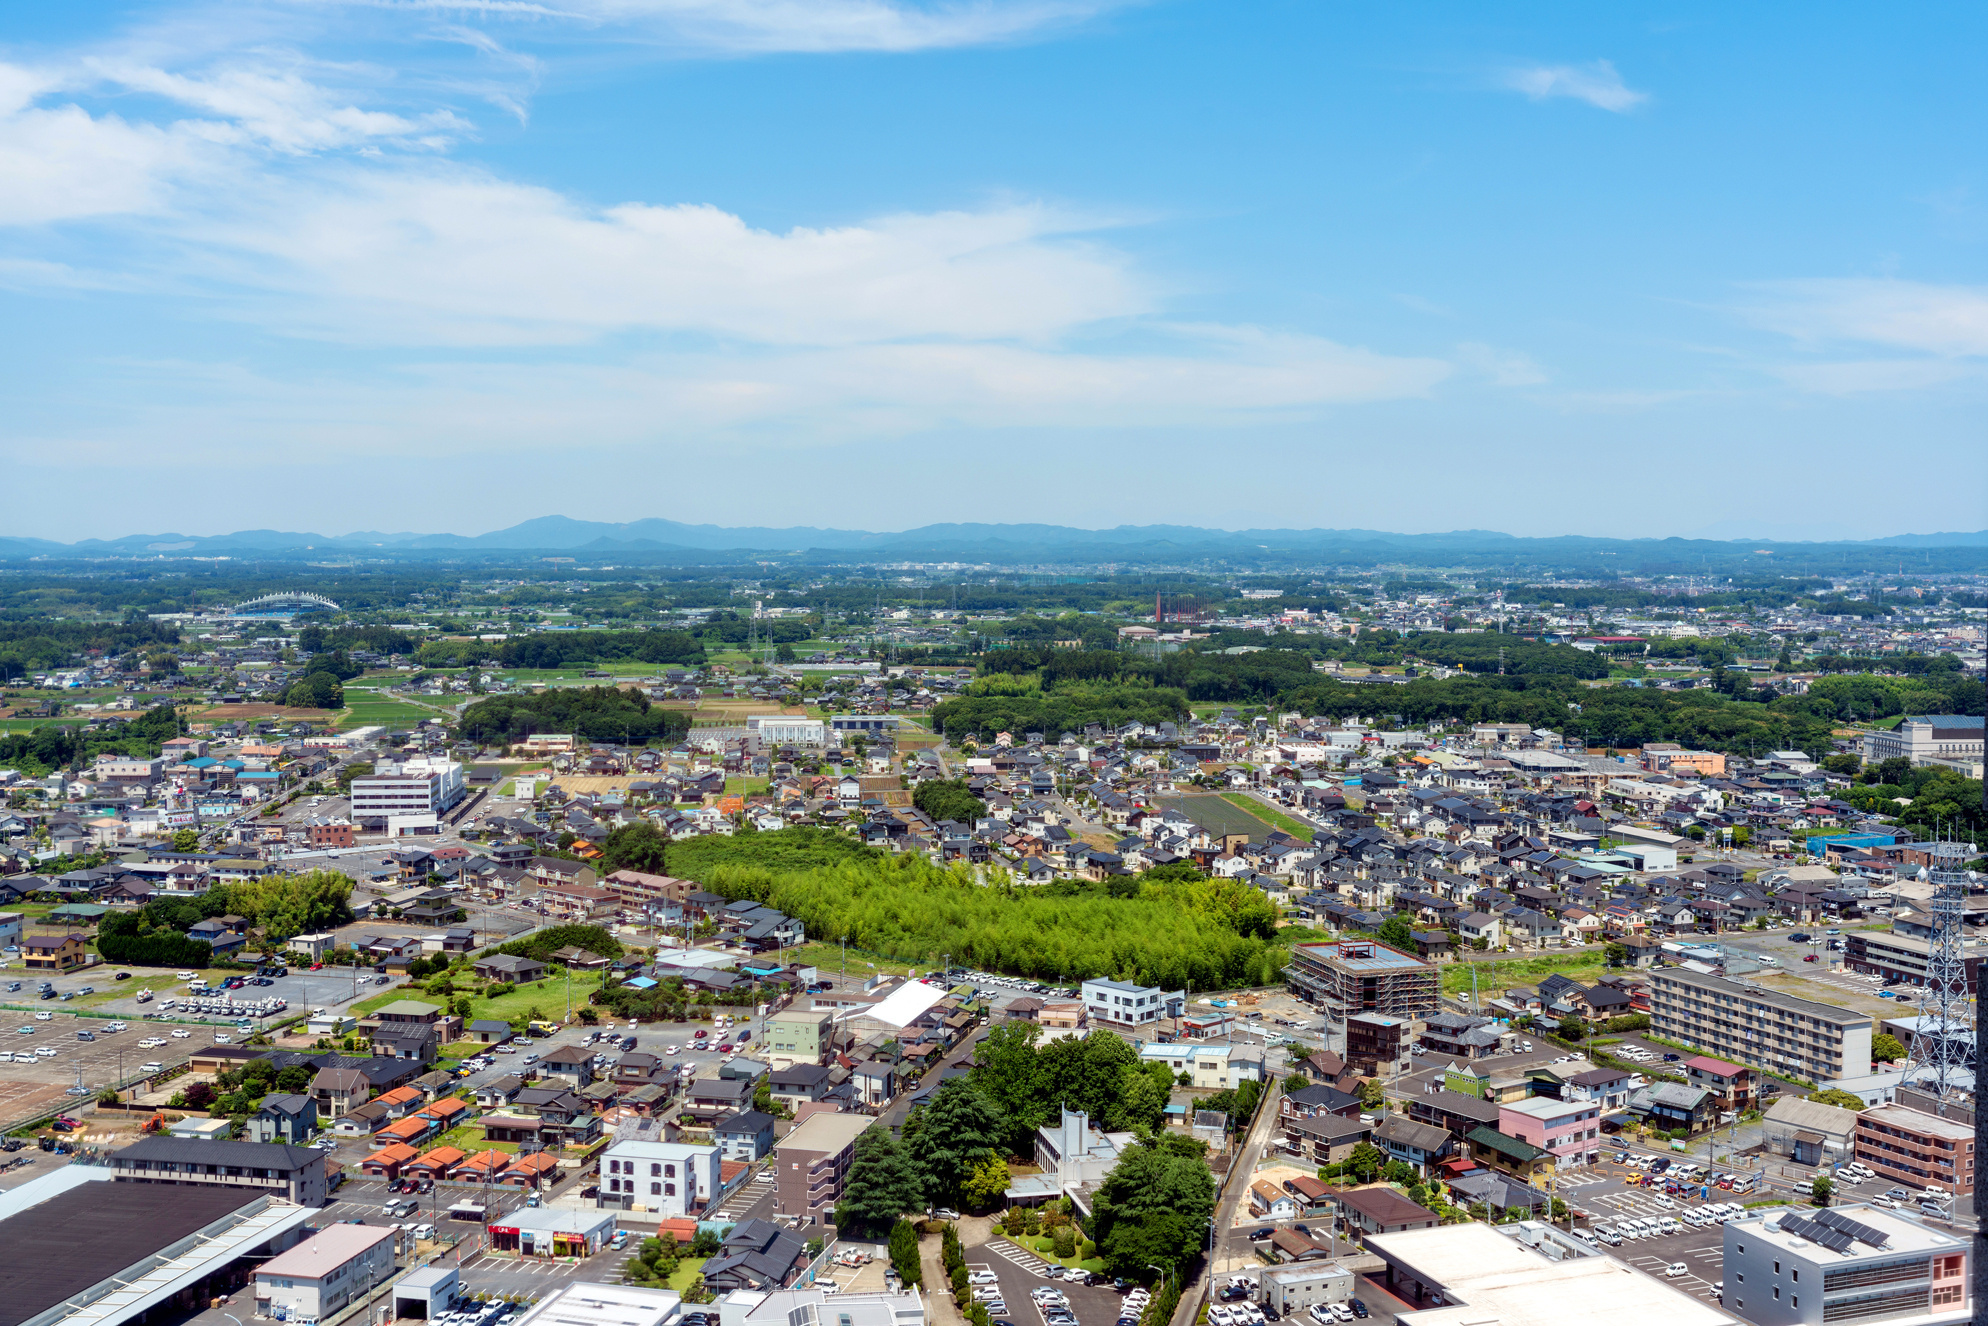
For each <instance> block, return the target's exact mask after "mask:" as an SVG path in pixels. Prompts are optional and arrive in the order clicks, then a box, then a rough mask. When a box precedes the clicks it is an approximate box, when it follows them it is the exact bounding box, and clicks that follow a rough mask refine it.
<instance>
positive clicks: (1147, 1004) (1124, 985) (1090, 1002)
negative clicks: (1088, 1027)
mask: <svg viewBox="0 0 1988 1326" xmlns="http://www.w3.org/2000/svg"><path fill="white" fill-rule="evenodd" d="M1186 1008H1187V992H1186V991H1185V990H1175V991H1172V992H1169V991H1166V990H1159V989H1152V988H1149V987H1147V986H1143V985H1133V984H1132V983H1131V982H1129V981H1107V980H1102V979H1098V980H1089V981H1085V982H1084V1010H1085V1012H1087V1013H1089V1014H1090V1017H1091V1021H1093V1022H1107V1023H1110V1024H1112V1025H1113V1026H1119V1027H1143V1026H1145V1025H1147V1024H1148V1023H1152V1022H1158V1021H1159V1020H1160V1019H1161V1018H1177V1017H1179V1016H1180V1015H1181V1014H1182V1013H1183V1012H1184V1011H1186Z"/></svg>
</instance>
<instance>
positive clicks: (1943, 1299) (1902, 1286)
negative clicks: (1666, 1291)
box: [1723, 1204, 1974, 1326]
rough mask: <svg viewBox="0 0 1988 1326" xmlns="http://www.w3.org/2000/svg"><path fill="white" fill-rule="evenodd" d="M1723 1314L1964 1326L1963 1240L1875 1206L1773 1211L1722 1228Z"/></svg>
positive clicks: (1779, 1325) (1968, 1308) (1766, 1319)
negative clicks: (1961, 1325)
mask: <svg viewBox="0 0 1988 1326" xmlns="http://www.w3.org/2000/svg"><path fill="white" fill-rule="evenodd" d="M1725 1238H1726V1248H1725V1261H1724V1262H1723V1269H1724V1272H1725V1280H1726V1299H1725V1301H1726V1306H1727V1307H1729V1308H1731V1309H1732V1310H1733V1311H1734V1312H1736V1313H1738V1314H1739V1315H1740V1316H1742V1317H1744V1318H1746V1320H1748V1321H1750V1322H1752V1323H1753V1324H1754V1326H1796V1323H1801V1324H1802V1326H1822V1323H1824V1322H1838V1321H1882V1322H1885V1323H1886V1326H1943V1324H1944V1323H1947V1322H1963V1321H1971V1320H1972V1319H1973V1312H1974V1305H1973V1304H1972V1303H1970V1302H1969V1301H1968V1283H1967V1266H1968V1263H1967V1259H1968V1256H1969V1253H1970V1249H1969V1244H1968V1240H1967V1239H1965V1238H1962V1237H1959V1236H1956V1235H1954V1234H1949V1233H1945V1232H1943V1231H1941V1230H1937V1229H1931V1228H1928V1227H1927V1226H1926V1225H1922V1224H1920V1223H1919V1222H1918V1221H1917V1220H1910V1219H1906V1218H1904V1217H1901V1216H1898V1215H1894V1214H1892V1213H1891V1212H1889V1211H1882V1210H1879V1209H1878V1208H1877V1207H1874V1206H1865V1205H1855V1204H1853V1205H1846V1206H1836V1207H1830V1208H1828V1209H1826V1210H1821V1211H1806V1210H1805V1211H1801V1212H1800V1213H1797V1212H1795V1211H1792V1210H1785V1209H1776V1210H1773V1211H1768V1212H1763V1213H1761V1214H1759V1215H1750V1216H1748V1217H1747V1218H1746V1219H1744V1220H1734V1221H1731V1222H1729V1223H1728V1224H1727V1225H1726V1229H1725Z"/></svg>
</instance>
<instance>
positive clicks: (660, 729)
mask: <svg viewBox="0 0 1988 1326" xmlns="http://www.w3.org/2000/svg"><path fill="white" fill-rule="evenodd" d="M461 730H462V734H463V735H464V736H465V737H468V738H469V739H470V740H472V741H503V742H511V741H522V740H524V739H525V738H526V737H528V736H530V735H531V734H533V733H536V732H561V733H565V732H570V733H572V734H574V735H575V736H581V737H585V738H586V739H587V740H589V741H598V742H621V741H632V742H635V743H636V744H638V745H639V744H641V743H643V742H649V741H657V740H660V741H662V742H663V743H664V744H665V745H672V744H674V743H676V742H679V741H682V740H683V739H684V738H685V737H686V736H688V735H689V734H690V715H689V714H688V713H686V712H685V711H683V710H680V709H664V708H662V707H660V706H657V705H652V704H650V703H649V697H648V696H646V695H644V694H642V693H641V692H640V691H635V690H622V689H621V688H619V687H615V686H555V687H551V688H549V689H547V690H543V691H540V692H539V693H538V694H536V695H493V696H491V697H490V698H489V699H487V700H478V701H477V702H476V703H475V704H473V705H470V706H469V707H468V708H467V709H465V710H463V714H462V720H461Z"/></svg>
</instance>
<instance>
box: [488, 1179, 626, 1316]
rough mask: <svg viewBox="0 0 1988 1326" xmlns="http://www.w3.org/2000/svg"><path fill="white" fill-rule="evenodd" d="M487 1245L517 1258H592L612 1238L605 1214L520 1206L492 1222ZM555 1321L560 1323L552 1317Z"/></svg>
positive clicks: (610, 1216) (609, 1217)
mask: <svg viewBox="0 0 1988 1326" xmlns="http://www.w3.org/2000/svg"><path fill="white" fill-rule="evenodd" d="M488 1228H489V1230H490V1246H491V1247H492V1248H493V1249H495V1250H497V1251H498V1252H515V1253H517V1254H518V1255H519V1256H520V1257H591V1256H593V1255H594V1254H595V1253H597V1252H599V1251H601V1249H603V1248H605V1247H606V1246H607V1241H608V1240H609V1239H611V1238H613V1237H614V1216H613V1214H612V1213H610V1212H607V1211H599V1210H595V1211H588V1210H584V1209H580V1210H576V1209H574V1208H572V1207H563V1206H520V1207H517V1208H516V1209H514V1210H511V1211H508V1212H506V1213H505V1214H503V1215H501V1216H499V1217H497V1218H496V1219H494V1220H492V1221H491V1222H490V1224H489V1226H488ZM555 1320H563V1319H559V1318H555Z"/></svg>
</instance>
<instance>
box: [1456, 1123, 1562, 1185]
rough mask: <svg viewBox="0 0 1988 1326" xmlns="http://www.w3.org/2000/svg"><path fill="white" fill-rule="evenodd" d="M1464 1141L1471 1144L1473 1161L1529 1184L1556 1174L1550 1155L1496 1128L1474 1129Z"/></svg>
mask: <svg viewBox="0 0 1988 1326" xmlns="http://www.w3.org/2000/svg"><path fill="white" fill-rule="evenodd" d="M1463 1140H1464V1141H1466V1142H1468V1143H1469V1144H1470V1154H1471V1157H1472V1158H1473V1159H1475V1160H1477V1161H1479V1162H1480V1163H1482V1164H1486V1165H1489V1166H1490V1167H1491V1168H1493V1169H1495V1170H1502V1171H1503V1172H1504V1173H1506V1174H1510V1175H1512V1176H1513V1177H1514V1178H1518V1179H1523V1180H1525V1181H1526V1182H1527V1183H1537V1182H1539V1181H1541V1180H1543V1179H1545V1178H1547V1177H1548V1176H1550V1175H1551V1174H1552V1173H1553V1157H1552V1155H1551V1154H1550V1153H1548V1152H1546V1151H1542V1150H1541V1149H1540V1148H1538V1147H1536V1146H1534V1145H1533V1144H1532V1143H1530V1142H1527V1141H1524V1140H1522V1139H1520V1138H1517V1137H1512V1136H1510V1135H1508V1134H1505V1133H1501V1132H1499V1131H1498V1130H1497V1129H1496V1128H1481V1127H1480V1128H1473V1129H1471V1130H1470V1131H1469V1132H1467V1133H1465V1134H1464V1138H1463Z"/></svg>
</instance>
